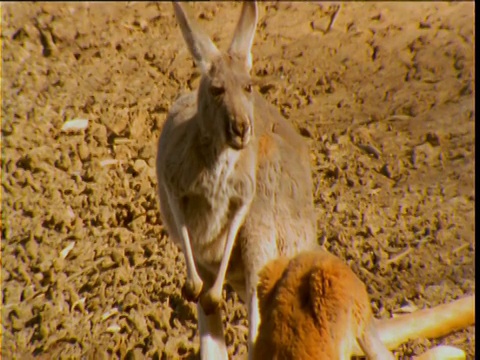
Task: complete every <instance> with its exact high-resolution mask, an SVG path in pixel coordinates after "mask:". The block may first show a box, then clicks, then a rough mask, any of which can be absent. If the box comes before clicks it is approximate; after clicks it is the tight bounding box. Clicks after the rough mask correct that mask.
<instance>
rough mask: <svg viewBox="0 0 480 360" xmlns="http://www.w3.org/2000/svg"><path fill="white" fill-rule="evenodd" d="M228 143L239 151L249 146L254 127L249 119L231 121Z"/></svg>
mask: <svg viewBox="0 0 480 360" xmlns="http://www.w3.org/2000/svg"><path fill="white" fill-rule="evenodd" d="M228 125H229V126H228V134H227V137H228V143H229V145H230V146H231V147H232V148H234V149H237V150H240V149H243V148H244V147H246V146H247V145H248V143H249V142H250V139H251V135H252V126H251V125H250V121H248V119H242V120H236V119H235V120H231V121H230V122H229V124H228Z"/></svg>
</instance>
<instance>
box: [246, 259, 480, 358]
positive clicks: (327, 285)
mask: <svg viewBox="0 0 480 360" xmlns="http://www.w3.org/2000/svg"><path fill="white" fill-rule="evenodd" d="M258 298H259V307H260V315H261V321H260V327H259V333H258V338H257V341H256V343H255V348H254V359H260V360H270V359H272V360H273V359H275V360H282V359H284V360H293V359H295V360H310V359H311V360H313V359H315V360H323V359H324V360H327V359H328V360H339V359H350V357H351V356H352V355H355V356H362V355H363V354H365V355H367V357H368V358H369V359H379V360H383V359H385V360H388V359H392V360H393V359H394V357H393V355H392V353H391V352H390V351H389V349H390V350H393V349H395V348H397V347H398V346H399V345H400V344H402V343H404V342H407V341H408V340H410V339H416V338H422V337H423V338H438V337H442V336H445V335H447V334H449V333H451V332H453V331H455V330H458V329H462V328H466V327H467V326H470V325H473V324H475V309H474V304H475V296H474V295H473V296H468V297H465V298H463V299H459V300H456V301H453V302H451V303H448V304H443V305H439V306H436V307H434V308H432V309H425V310H420V311H416V312H413V313H412V314H408V315H402V316H400V317H397V318H394V319H383V320H377V319H374V317H373V314H372V310H371V308H370V301H369V297H368V294H367V290H366V287H365V285H364V284H363V283H362V281H361V280H360V279H359V278H358V277H357V276H356V275H355V274H354V272H353V271H352V270H351V269H350V268H349V267H348V266H347V265H346V264H345V263H343V262H342V261H341V260H340V259H339V258H337V257H336V256H334V255H331V254H329V253H328V252H326V251H323V250H318V251H305V252H302V253H300V254H298V255H297V256H295V257H293V258H286V257H279V258H277V259H275V260H273V261H271V262H269V263H268V264H267V265H266V266H265V267H264V268H263V269H262V270H261V271H260V273H259V283H258ZM357 344H358V345H360V346H358V345H357ZM415 359H416V360H428V359H437V360H446V359H450V360H451V359H465V353H464V352H463V351H462V350H460V349H457V348H454V347H449V346H437V347H434V348H433V349H430V350H428V351H427V352H425V353H423V354H421V355H420V356H418V357H416V358H415Z"/></svg>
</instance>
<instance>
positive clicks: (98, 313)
mask: <svg viewBox="0 0 480 360" xmlns="http://www.w3.org/2000/svg"><path fill="white" fill-rule="evenodd" d="M193 7H194V12H195V14H197V16H198V21H199V22H200V23H201V25H202V26H204V28H205V29H206V30H207V31H208V33H209V34H211V36H212V38H213V39H214V40H215V41H217V43H218V44H219V46H220V47H222V48H225V47H226V46H228V42H229V40H230V36H231V34H232V32H233V27H234V25H235V23H236V21H237V19H238V15H239V10H240V7H239V4H238V3H229V2H223V3H198V4H194V5H193ZM259 8H260V9H259V11H260V14H259V23H258V30H257V35H256V38H255V42H254V46H253V55H254V70H253V73H254V75H255V78H256V80H257V81H258V86H257V89H258V90H259V91H260V92H262V93H263V94H264V96H265V97H266V98H267V99H268V100H269V101H271V102H272V103H274V104H276V105H277V106H278V108H279V109H280V110H281V112H282V113H283V114H284V115H285V117H287V118H288V119H290V121H291V122H292V123H293V124H295V126H296V127H297V128H298V129H299V131H300V132H301V133H302V134H303V135H304V136H305V140H306V141H309V142H310V145H311V157H312V166H313V169H314V173H313V176H314V180H315V183H316V190H315V203H316V209H317V212H318V213H317V219H318V225H319V232H318V239H319V243H320V244H323V245H324V246H325V247H326V248H328V249H329V250H331V251H332V252H333V253H335V254H336V255H338V256H340V257H341V258H342V259H344V260H345V261H346V262H347V263H348V264H349V265H350V266H351V267H352V268H353V270H354V271H355V272H356V273H357V274H358V275H359V276H360V278H361V279H362V280H364V281H365V282H366V284H367V286H368V291H369V293H370V296H371V299H372V307H373V310H374V312H375V314H376V316H377V317H380V318H388V317H391V316H392V315H393V314H395V313H398V312H399V311H401V310H402V309H403V310H404V311H408V310H409V309H412V308H415V307H416V308H424V307H431V306H435V305H438V304H441V303H445V302H448V301H451V300H453V299H456V298H459V297H462V296H465V295H467V294H472V293H474V291H475V284H474V277H475V265H474V251H475V245H474V224H475V223H474V203H475V191H474V162H475V153H474V127H475V123H474V115H475V114H474V112H475V110H474V94H473V92H474V84H475V78H474V76H475V75H474V49H473V47H474V41H475V38H474V32H473V29H474V16H473V14H474V3H473V2H458V3H447V2H442V3H433V2H432V3H388V2H382V3H365V2H361V3H356V2H350V3H345V4H342V5H341V7H340V11H339V12H338V14H337V16H336V19H335V21H334V22H333V25H332V26H331V28H330V30H329V31H326V29H328V28H329V22H330V19H331V18H332V16H333V13H334V11H335V6H334V4H330V3H296V4H289V3H261V4H260V6H259ZM1 19H2V20H1V21H2V43H3V53H2V61H3V64H2V70H3V71H2V81H1V84H2V247H1V250H2V271H1V276H2V328H1V332H2V336H3V341H2V347H3V349H2V351H3V358H5V359H15V358H16V359H25V358H28V357H27V354H33V355H39V358H43V359H57V358H59V359H67V358H68V359H70V358H92V359H93V358H94V359H107V358H122V359H123V358H127V359H138V358H144V357H147V358H153V359H170V358H191V357H194V356H195V351H196V350H197V349H198V335H197V331H196V310H195V306H194V304H193V303H189V302H187V301H185V300H183V299H182V297H181V293H180V288H181V285H182V284H183V281H184V278H185V267H184V260H183V255H182V254H181V253H180V252H179V251H178V250H177V249H176V247H175V246H174V245H173V244H172V242H170V241H169V239H168V237H167V234H166V232H165V231H164V229H163V227H162V223H161V220H160V217H159V210H158V203H157V196H156V191H155V188H156V178H155V174H154V163H155V151H156V142H157V139H158V137H159V134H160V130H161V128H162V125H163V122H164V120H165V118H166V114H167V111H168V109H169V107H170V106H171V104H172V101H173V100H174V99H175V98H176V97H177V95H178V94H179V92H182V91H188V90H190V89H192V88H194V87H195V86H196V85H197V83H198V71H197V70H195V69H194V66H193V62H192V60H191V57H190V55H189V54H188V52H187V50H186V47H185V45H184V42H183V39H182V38H181V35H180V31H179V29H178V28H177V26H176V24H175V19H174V16H173V11H172V7H171V5H170V4H169V3H157V4H155V3H143V2H139V3H128V4H126V3H123V4H119V3H110V4H95V3H67V4H53V3H51V4H42V3H36V4H31V3H22V4H15V3H10V4H5V3H4V4H2V18H1ZM76 118H84V119H88V120H89V124H88V128H87V129H86V130H84V131H77V132H68V133H66V132H62V131H61V127H62V124H63V123H64V122H65V121H67V120H71V119H76ZM110 159H112V160H114V161H113V162H108V161H107V162H104V161H105V160H110ZM225 294H226V297H227V302H226V310H227V311H226V316H225V317H226V338H227V342H228V346H229V351H230V353H231V354H232V356H233V357H234V358H239V357H241V355H242V354H245V352H246V345H245V343H246V334H247V327H246V325H247V324H246V320H245V308H244V306H243V305H242V304H241V303H240V302H239V300H238V298H237V296H236V295H235V294H234V293H232V292H230V291H229V290H228V289H227V290H226V291H225ZM474 330H475V328H474V327H470V328H468V329H466V330H464V331H460V332H457V333H455V334H453V335H451V336H448V337H446V338H444V339H440V340H435V341H429V340H418V341H412V342H410V343H408V344H406V345H405V346H403V347H401V348H400V349H398V351H397V355H398V356H399V357H400V358H409V357H411V356H412V355H414V354H418V353H421V352H423V351H424V350H425V349H426V348H427V347H431V346H433V345H434V344H437V343H441V344H450V345H454V346H458V347H460V348H462V349H464V350H465V351H466V352H467V354H468V357H469V358H470V359H472V358H473V357H474V346H475V335H474Z"/></svg>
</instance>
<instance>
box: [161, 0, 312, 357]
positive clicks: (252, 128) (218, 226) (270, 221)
mask: <svg viewBox="0 0 480 360" xmlns="http://www.w3.org/2000/svg"><path fill="white" fill-rule="evenodd" d="M173 7H174V12H175V16H176V19H177V22H178V25H179V27H180V29H181V32H182V35H183V38H184V40H185V42H186V45H187V47H188V49H189V51H190V53H191V55H192V57H193V59H194V61H195V64H196V65H197V66H198V67H199V69H200V72H201V78H200V83H199V87H198V89H197V90H195V91H193V92H191V93H189V94H186V95H183V96H181V97H180V98H178V99H177V100H176V102H175V103H174V104H173V105H172V107H171V109H170V111H169V114H168V116H167V120H166V122H165V125H164V127H163V129H162V133H161V135H160V139H159V142H158V153H157V178H158V194H159V200H160V210H161V214H162V218H163V222H164V225H165V226H166V229H167V231H168V233H169V236H170V238H171V239H172V240H173V241H174V242H175V243H176V244H177V245H178V246H179V247H180V248H181V250H182V252H183V254H184V256H185V262H186V269H187V278H186V281H185V284H184V286H183V288H182V291H183V293H184V295H185V297H186V298H188V299H189V300H193V301H195V300H198V302H197V310H198V324H199V335H200V356H201V358H202V359H227V358H228V354H227V349H226V344H225V339H224V330H223V324H222V318H221V309H220V307H219V303H220V302H221V300H222V287H223V284H224V282H225V281H227V282H228V283H229V284H230V285H231V286H232V287H233V289H234V290H235V291H236V292H237V293H238V295H239V297H240V298H241V299H242V300H243V301H244V302H245V303H246V305H247V310H248V322H249V337H248V346H249V349H252V348H253V344H254V342H255V339H256V336H257V331H258V324H259V309H258V299H257V282H258V273H259V271H260V270H261V269H262V268H263V266H264V265H265V264H266V263H267V262H269V261H270V260H272V259H274V258H277V257H278V256H294V255H295V254H296V253H298V252H299V251H302V250H308V249H311V248H313V247H314V246H315V245H316V221H315V217H314V206H313V196H312V192H313V189H312V187H313V186H312V177H311V168H310V158H309V150H308V146H307V144H306V143H305V142H304V140H303V139H302V137H301V136H300V135H299V134H298V133H297V132H296V130H295V129H294V127H293V126H292V125H291V124H290V123H289V122H288V121H287V120H286V119H285V118H284V117H282V116H281V115H280V113H279V111H278V110H277V109H276V108H275V107H274V106H273V105H271V104H270V103H268V102H267V101H266V100H265V99H264V98H263V97H262V96H261V95H260V94H259V93H258V92H257V91H255V89H254V88H253V84H252V78H251V76H250V71H251V68H252V55H251V47H252V43H253V38H254V34H255V30H256V24H257V16H258V15H257V5H256V3H255V2H245V3H243V6H242V11H241V15H240V19H239V21H238V24H237V26H236V28H235V30H234V35H233V39H232V41H231V44H230V47H229V48H228V50H227V52H225V53H223V52H220V51H219V50H218V49H217V47H216V46H215V44H214V43H213V42H212V41H211V39H210V38H209V37H208V35H206V34H205V33H204V32H203V31H202V30H201V29H200V28H199V26H198V25H197V24H196V23H195V21H194V20H193V19H192V17H191V16H189V15H188V13H187V10H186V7H185V6H184V5H183V4H180V3H173ZM250 354H251V351H249V356H251V355H250Z"/></svg>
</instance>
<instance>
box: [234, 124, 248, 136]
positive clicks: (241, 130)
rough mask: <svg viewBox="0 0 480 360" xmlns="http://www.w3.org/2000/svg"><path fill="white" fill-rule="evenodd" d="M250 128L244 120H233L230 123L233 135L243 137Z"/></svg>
mask: <svg viewBox="0 0 480 360" xmlns="http://www.w3.org/2000/svg"><path fill="white" fill-rule="evenodd" d="M249 130H250V125H249V124H248V123H247V122H246V121H235V122H234V123H233V124H232V131H233V133H234V134H235V135H237V136H239V137H241V138H244V137H245V135H246V134H247V133H248V131H249Z"/></svg>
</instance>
